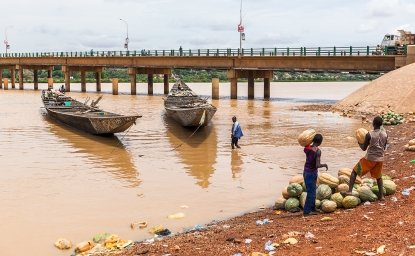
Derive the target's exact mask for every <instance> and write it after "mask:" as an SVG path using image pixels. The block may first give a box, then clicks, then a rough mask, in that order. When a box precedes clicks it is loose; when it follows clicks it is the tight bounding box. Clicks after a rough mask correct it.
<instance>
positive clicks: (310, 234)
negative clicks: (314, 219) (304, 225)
mask: <svg viewBox="0 0 415 256" xmlns="http://www.w3.org/2000/svg"><path fill="white" fill-rule="evenodd" d="M304 237H305V239H307V240H310V239H313V238H314V237H315V236H314V234H313V233H311V232H310V231H308V232H307V233H305V235H304Z"/></svg>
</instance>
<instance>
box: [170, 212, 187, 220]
mask: <svg viewBox="0 0 415 256" xmlns="http://www.w3.org/2000/svg"><path fill="white" fill-rule="evenodd" d="M184 217H185V215H184V213H182V212H178V213H175V214H170V215H168V216H167V218H169V219H183V218H184Z"/></svg>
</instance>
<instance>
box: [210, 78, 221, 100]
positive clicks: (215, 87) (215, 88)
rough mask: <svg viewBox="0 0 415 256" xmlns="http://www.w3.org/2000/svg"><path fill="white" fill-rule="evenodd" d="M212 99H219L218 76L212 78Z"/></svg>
mask: <svg viewBox="0 0 415 256" xmlns="http://www.w3.org/2000/svg"><path fill="white" fill-rule="evenodd" d="M212 99H214V100H217V99H219V78H212Z"/></svg>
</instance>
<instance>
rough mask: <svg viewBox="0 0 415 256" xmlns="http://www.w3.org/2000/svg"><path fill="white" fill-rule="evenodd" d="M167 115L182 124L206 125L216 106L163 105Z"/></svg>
mask: <svg viewBox="0 0 415 256" xmlns="http://www.w3.org/2000/svg"><path fill="white" fill-rule="evenodd" d="M165 109H166V113H167V116H169V117H171V118H173V119H174V120H176V121H177V122H178V123H179V124H180V125H182V126H206V125H207V124H208V123H209V121H210V120H211V119H212V117H213V115H214V114H215V112H216V108H213V107H206V108H185V109H183V108H175V107H165Z"/></svg>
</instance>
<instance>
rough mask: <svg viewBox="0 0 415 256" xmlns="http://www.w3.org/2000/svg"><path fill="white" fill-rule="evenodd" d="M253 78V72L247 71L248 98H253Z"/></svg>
mask: <svg viewBox="0 0 415 256" xmlns="http://www.w3.org/2000/svg"><path fill="white" fill-rule="evenodd" d="M254 84H255V80H254V72H252V71H249V72H248V99H250V100H251V99H253V98H254V96H255V87H254Z"/></svg>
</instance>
